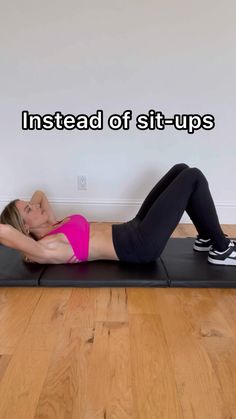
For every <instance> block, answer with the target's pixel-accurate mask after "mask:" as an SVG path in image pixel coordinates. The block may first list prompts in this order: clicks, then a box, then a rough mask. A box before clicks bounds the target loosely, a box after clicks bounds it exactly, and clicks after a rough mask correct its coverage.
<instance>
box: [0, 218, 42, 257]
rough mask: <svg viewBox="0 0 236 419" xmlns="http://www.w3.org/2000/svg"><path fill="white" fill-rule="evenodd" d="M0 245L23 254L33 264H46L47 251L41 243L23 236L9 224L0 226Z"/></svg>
mask: <svg viewBox="0 0 236 419" xmlns="http://www.w3.org/2000/svg"><path fill="white" fill-rule="evenodd" d="M0 243H2V244H3V245H4V246H8V247H11V248H13V249H16V250H19V251H21V252H23V253H24V256H26V257H27V258H28V259H32V260H33V261H34V262H37V263H48V262H47V260H48V254H47V249H46V248H45V247H44V246H43V245H42V243H40V242H37V241H35V240H34V239H32V238H31V237H27V236H25V235H24V234H23V233H21V232H20V231H18V230H16V229H15V228H14V227H12V226H11V225H9V224H0ZM25 261H27V260H26V259H25ZM28 261H30V260H28Z"/></svg>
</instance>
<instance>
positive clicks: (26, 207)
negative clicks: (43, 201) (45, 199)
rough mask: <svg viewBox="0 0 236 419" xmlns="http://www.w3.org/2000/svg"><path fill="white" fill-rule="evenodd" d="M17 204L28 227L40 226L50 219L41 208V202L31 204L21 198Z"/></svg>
mask: <svg viewBox="0 0 236 419" xmlns="http://www.w3.org/2000/svg"><path fill="white" fill-rule="evenodd" d="M15 205H16V207H17V209H18V210H19V212H20V215H21V217H22V218H23V221H24V223H25V225H26V227H27V228H34V227H39V226H40V225H41V224H43V223H45V222H47V220H48V215H47V213H46V211H44V210H42V209H41V207H40V204H30V203H29V202H28V201H22V200H20V199H19V200H18V201H17V202H16V204H15Z"/></svg>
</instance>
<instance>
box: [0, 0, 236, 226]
mask: <svg viewBox="0 0 236 419" xmlns="http://www.w3.org/2000/svg"><path fill="white" fill-rule="evenodd" d="M235 17H236V3H235V1H234V0H231V1H227V0H226V1H224V2H215V1H213V0H204V1H203V0H200V1H198V2H193V1H192V2H191V1H189V0H182V1H178V2H175V1H154V0H150V1H144V0H143V1H139V0H136V1H135V0H125V1H124V0H123V1H119V2H112V1H110V0H109V1H108V0H100V1H99V2H97V1H85V0H84V1H81V0H77V1H73V0H70V1H67V2H64V1H61V0H59V1H51V2H48V1H45V0H41V1H40V2H36V1H24V0H22V1H20V2H19V1H16V0H13V1H10V2H3V1H1V18H0V19H1V22H0V48H1V79H0V87H1V88H0V91H1V95H0V112H1V113H0V115H1V140H0V141H1V156H0V170H1V176H0V206H1V208H0V209H1V210H2V209H3V207H4V206H5V204H6V203H7V202H8V201H9V200H11V199H14V198H16V197H19V198H21V199H30V197H31V195H32V193H33V192H34V190H36V189H42V190H44V191H45V192H46V194H47V196H48V198H49V200H50V202H52V204H53V206H54V208H55V209H56V211H57V214H58V216H60V215H64V214H65V215H66V214H68V213H70V212H71V211H73V212H81V213H83V214H84V215H85V216H87V217H88V218H89V219H90V220H104V221H113V220H114V221H122V220H128V219H129V218H131V217H133V216H134V215H135V213H136V212H137V210H138V208H139V207H140V205H141V203H142V201H143V199H144V198H145V196H146V195H147V193H148V192H149V190H150V189H151V187H152V186H153V185H154V184H155V183H156V182H157V181H158V179H159V178H160V177H161V176H162V175H163V174H164V173H165V172H166V171H167V170H169V168H170V167H171V166H172V165H173V164H175V163H180V162H185V163H187V164H189V165H190V166H193V167H199V168H200V169H201V170H202V171H203V172H204V173H205V175H206V176H207V178H208V181H209V184H210V188H211V192H212V196H213V198H214V201H215V203H216V207H217V212H218V214H219V218H220V222H221V223H230V224H233V223H234V224H235V223H236V193H235V173H236V172H235V162H236V157H235V156H236V143H235V128H234V123H235V122H234V121H235V111H236V81H235V71H236V53H235V37H236V25H235ZM24 109H27V110H29V112H31V113H39V114H42V115H43V114H45V113H52V114H53V113H54V112H55V111H57V110H60V111H61V112H62V113H64V114H67V113H72V114H74V115H77V114H80V113H88V114H92V113H94V112H96V110H97V109H103V111H104V116H105V117H107V116H109V115H110V114H112V113H122V112H123V111H124V110H125V109H132V110H133V114H134V115H138V114H140V113H145V112H148V110H149V109H155V110H160V111H162V112H163V113H164V114H165V115H166V117H173V115H174V114H175V113H187V114H190V113H198V114H200V115H204V114H206V113H211V114H213V115H214V116H215V123H216V125H215V128H214V129H213V130H210V131H205V130H203V129H200V130H199V131H196V132H195V134H193V135H190V134H188V133H187V132H186V131H177V130H176V129H174V128H173V127H166V129H165V130H164V131H158V130H156V131H139V130H137V129H136V128H135V123H134V121H133V124H131V129H130V130H129V131H112V130H111V129H109V128H107V127H105V128H104V130H103V131H87V132H86V131H78V130H74V131H57V130H52V131H22V129H21V112H22V110H24ZM79 174H86V175H87V182H88V189H87V191H78V190H77V175H79ZM181 222H190V219H189V218H188V216H187V215H186V214H184V216H183V217H182V220H181Z"/></svg>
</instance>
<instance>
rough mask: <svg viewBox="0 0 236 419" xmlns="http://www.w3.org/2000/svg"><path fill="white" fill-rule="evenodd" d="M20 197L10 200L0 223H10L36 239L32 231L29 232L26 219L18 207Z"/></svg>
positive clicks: (0, 216)
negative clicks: (25, 222)
mask: <svg viewBox="0 0 236 419" xmlns="http://www.w3.org/2000/svg"><path fill="white" fill-rule="evenodd" d="M17 201H19V199H14V200H13V201H11V202H9V204H7V205H6V206H5V208H4V210H3V211H2V213H1V215H0V223H1V224H10V225H11V226H12V227H14V228H16V230H18V231H20V232H21V233H23V234H25V236H30V237H32V238H33V239H36V237H34V235H33V234H32V233H27V231H26V228H25V224H24V220H23V218H22V217H21V215H20V212H19V211H18V208H17V207H16V202H17Z"/></svg>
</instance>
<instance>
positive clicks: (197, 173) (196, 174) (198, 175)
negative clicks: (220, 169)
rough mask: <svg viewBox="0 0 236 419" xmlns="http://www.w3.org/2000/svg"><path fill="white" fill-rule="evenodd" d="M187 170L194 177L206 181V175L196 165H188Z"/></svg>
mask: <svg viewBox="0 0 236 419" xmlns="http://www.w3.org/2000/svg"><path fill="white" fill-rule="evenodd" d="M189 171H190V172H191V174H192V175H193V176H194V177H195V178H196V179H198V180H201V181H205V182H206V183H208V180H207V178H206V176H205V175H204V173H203V172H202V171H201V170H200V169H198V167H190V168H189Z"/></svg>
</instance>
